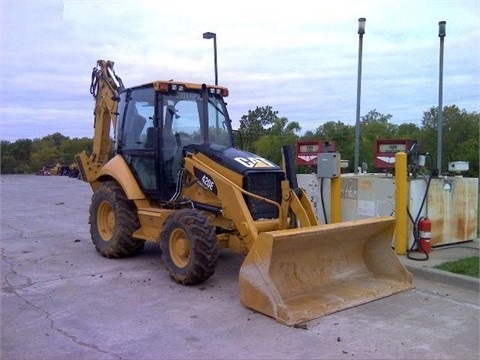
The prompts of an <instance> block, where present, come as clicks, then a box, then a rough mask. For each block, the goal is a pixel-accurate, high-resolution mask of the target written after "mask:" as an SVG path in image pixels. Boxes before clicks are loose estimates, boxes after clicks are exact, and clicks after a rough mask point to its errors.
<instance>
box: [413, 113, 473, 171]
mask: <svg viewBox="0 0 480 360" xmlns="http://www.w3.org/2000/svg"><path fill="white" fill-rule="evenodd" d="M442 118H443V129H442V134H443V136H442V164H441V167H442V173H445V172H447V170H448V163H449V162H452V161H468V162H469V166H470V170H469V171H468V172H467V173H466V174H465V175H466V176H478V174H479V134H480V128H479V127H480V125H479V124H480V114H479V113H477V112H471V113H469V112H467V111H466V110H460V109H459V108H458V107H457V106H456V105H451V106H445V107H444V108H443V116H442ZM422 126H423V138H422V141H423V144H424V147H425V151H427V152H429V153H430V154H431V161H432V163H433V164H432V166H434V167H435V168H436V167H437V154H438V149H437V146H438V144H437V142H438V130H437V129H438V108H436V107H431V108H430V109H429V110H427V111H425V112H424V113H423V119H422Z"/></svg>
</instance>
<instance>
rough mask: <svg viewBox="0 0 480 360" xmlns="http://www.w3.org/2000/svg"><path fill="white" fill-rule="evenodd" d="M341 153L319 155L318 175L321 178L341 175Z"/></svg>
mask: <svg viewBox="0 0 480 360" xmlns="http://www.w3.org/2000/svg"><path fill="white" fill-rule="evenodd" d="M340 163H341V161H340V154H339V153H320V154H318V156H317V176H318V177H319V178H328V179H331V178H337V177H339V176H340Z"/></svg>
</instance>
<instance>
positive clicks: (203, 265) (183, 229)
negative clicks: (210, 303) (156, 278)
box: [160, 209, 219, 285]
mask: <svg viewBox="0 0 480 360" xmlns="http://www.w3.org/2000/svg"><path fill="white" fill-rule="evenodd" d="M160 248H161V250H162V258H163V261H164V262H165V265H166V267H167V269H168V271H169V272H170V277H171V278H172V279H173V280H175V281H176V282H178V283H180V284H183V285H193V284H200V283H202V282H204V281H206V280H207V279H208V278H209V277H210V276H212V275H213V273H214V272H215V268H216V266H217V260H218V253H219V250H218V242H217V236H216V235H215V228H214V227H213V226H212V225H211V224H210V221H209V220H208V219H207V218H206V217H204V216H203V215H202V214H201V213H199V211H198V210H194V209H181V210H177V211H174V212H173V213H171V214H170V215H169V216H168V218H167V220H166V221H165V224H164V227H163V231H162V234H161V237H160Z"/></svg>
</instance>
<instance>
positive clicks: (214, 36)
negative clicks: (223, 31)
mask: <svg viewBox="0 0 480 360" xmlns="http://www.w3.org/2000/svg"><path fill="white" fill-rule="evenodd" d="M203 38H204V39H213V61H214V67H215V85H218V68H217V34H215V33H212V32H204V33H203Z"/></svg>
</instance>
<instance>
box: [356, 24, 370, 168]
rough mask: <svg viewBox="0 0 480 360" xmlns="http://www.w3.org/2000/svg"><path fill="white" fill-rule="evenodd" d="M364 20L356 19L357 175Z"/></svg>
mask: <svg viewBox="0 0 480 360" xmlns="http://www.w3.org/2000/svg"><path fill="white" fill-rule="evenodd" d="M365 21H367V19H365V18H359V19H358V79H357V117H356V121H355V162H354V164H353V171H354V173H355V174H358V163H359V157H360V94H361V89H362V50H363V34H365Z"/></svg>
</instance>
